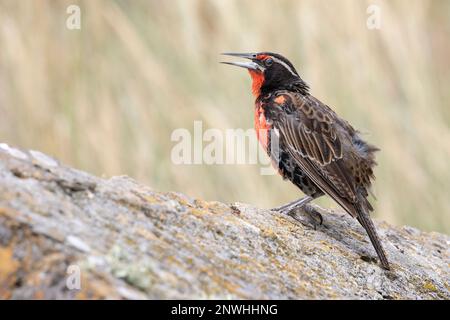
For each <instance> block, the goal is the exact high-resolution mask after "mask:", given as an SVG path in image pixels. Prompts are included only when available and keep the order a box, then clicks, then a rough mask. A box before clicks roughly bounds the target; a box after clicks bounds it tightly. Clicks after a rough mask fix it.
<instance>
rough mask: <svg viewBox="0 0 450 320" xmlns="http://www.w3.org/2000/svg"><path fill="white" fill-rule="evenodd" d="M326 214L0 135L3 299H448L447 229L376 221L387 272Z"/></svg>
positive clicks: (359, 236)
mask: <svg viewBox="0 0 450 320" xmlns="http://www.w3.org/2000/svg"><path fill="white" fill-rule="evenodd" d="M323 216H324V225H322V226H319V227H317V229H316V230H315V229H314V228H312V227H309V226H308V225H307V224H306V225H305V224H302V223H299V222H298V221H296V220H294V219H292V218H291V217H287V216H282V215H280V214H279V213H276V212H271V211H268V210H262V209H258V208H255V207H253V206H250V205H246V204H234V205H227V204H223V203H219V202H205V201H202V200H199V199H192V198H190V197H188V196H185V195H182V194H179V193H161V192H156V191H153V190H150V189H149V188H148V187H145V186H143V185H140V184H138V183H136V182H135V181H134V180H132V179H130V178H128V177H113V178H111V179H101V178H97V177H94V176H91V175H89V174H86V173H84V172H81V171H78V170H74V169H71V168H68V167H66V166H63V165H61V164H60V163H58V162H57V161H55V160H53V159H51V158H49V157H47V156H46V155H43V154H42V153H39V152H35V151H21V150H18V149H14V148H11V147H9V146H8V145H6V144H0V298H2V299H5V298H13V299H14V298H61V299H72V298H129V299H139V298H144V299H145V298H150V299H154V298H160V299H161V298H162V299H171V298H182V299H184V298H194V299H195V298H200V299H210V298H225V299H228V298H244V299H305V298H306V299H309V298H313V299H322V298H326V299H342V298H350V299H353V298H356V299H365V298H368V299H383V298H386V299H449V298H450V293H449V290H450V286H449V277H450V272H449V262H450V259H449V243H450V238H449V237H448V236H447V235H443V234H438V233H433V232H432V233H425V232H421V231H419V230H417V229H415V228H411V227H394V226H390V225H388V224H386V223H380V222H376V224H377V226H378V229H379V232H380V234H381V237H382V240H383V243H384V245H385V248H386V250H387V253H388V256H389V258H390V261H391V263H392V267H393V270H392V271H385V270H383V269H381V268H380V267H379V265H378V263H377V260H376V259H375V257H376V255H375V252H374V250H373V249H372V246H371V244H370V243H369V241H368V239H367V237H366V235H365V233H364V231H363V229H362V228H361V227H360V226H359V225H358V224H357V222H356V221H355V220H353V219H352V218H351V217H349V216H348V215H346V214H344V213H342V212H325V211H323ZM304 218H305V219H306V217H304ZM305 221H306V220H305ZM78 275H79V276H80V277H78ZM78 280H79V281H78ZM78 285H79V287H78Z"/></svg>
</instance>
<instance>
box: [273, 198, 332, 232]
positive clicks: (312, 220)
mask: <svg viewBox="0 0 450 320" xmlns="http://www.w3.org/2000/svg"><path fill="white" fill-rule="evenodd" d="M272 211H278V212H280V213H281V214H285V215H288V216H290V217H292V218H293V219H295V220H296V221H298V222H300V223H301V224H303V225H304V226H306V227H309V228H312V229H314V230H317V227H319V226H321V225H322V224H323V217H322V215H321V214H320V212H319V211H318V210H317V209H316V208H314V207H313V206H311V205H310V204H304V205H303V206H301V207H297V206H284V207H278V208H273V209H272ZM299 211H300V212H302V213H306V215H307V216H308V218H309V219H305V214H299Z"/></svg>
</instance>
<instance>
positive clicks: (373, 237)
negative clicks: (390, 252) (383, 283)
mask: <svg viewBox="0 0 450 320" xmlns="http://www.w3.org/2000/svg"><path fill="white" fill-rule="evenodd" d="M356 210H357V211H358V216H357V219H358V221H359V223H361V225H362V226H363V227H364V229H366V232H367V234H368V235H369V238H370V242H372V245H373V247H374V248H375V251H376V252H377V255H378V257H379V258H380V261H381V265H382V266H383V268H384V269H386V270H390V266H389V261H388V259H387V257H386V253H385V252H384V249H383V246H382V245H381V241H380V238H379V237H378V233H377V230H376V229H375V225H374V224H373V221H372V219H371V218H370V216H369V213H368V211H367V210H366V209H365V208H364V207H363V206H362V205H357V206H356Z"/></svg>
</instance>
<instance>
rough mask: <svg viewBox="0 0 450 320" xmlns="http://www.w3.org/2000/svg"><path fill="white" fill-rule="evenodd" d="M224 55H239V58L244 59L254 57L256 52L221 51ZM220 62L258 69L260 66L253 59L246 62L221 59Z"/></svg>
mask: <svg viewBox="0 0 450 320" xmlns="http://www.w3.org/2000/svg"><path fill="white" fill-rule="evenodd" d="M222 54H223V55H225V56H232V57H239V58H245V59H250V60H253V59H256V54H254V53H222ZM221 63H224V64H229V65H232V66H237V67H241V68H246V69H249V70H260V71H261V68H260V66H259V65H258V64H257V63H256V62H253V61H248V62H226V61H221Z"/></svg>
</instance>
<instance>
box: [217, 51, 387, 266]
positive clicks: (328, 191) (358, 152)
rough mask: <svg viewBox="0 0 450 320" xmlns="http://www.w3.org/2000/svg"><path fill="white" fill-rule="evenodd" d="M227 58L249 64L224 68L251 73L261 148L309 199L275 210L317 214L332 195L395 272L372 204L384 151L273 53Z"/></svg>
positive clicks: (281, 58)
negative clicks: (378, 157) (317, 203)
mask: <svg viewBox="0 0 450 320" xmlns="http://www.w3.org/2000/svg"><path fill="white" fill-rule="evenodd" d="M223 55H226V56H232V57H238V58H243V59H246V60H244V61H232V62H230V61H222V63H224V64H228V65H233V66H237V67H242V68H245V69H247V70H248V72H249V74H250V77H251V79H252V93H253V95H254V97H255V105H254V126H255V131H256V135H257V138H258V140H259V143H260V144H261V146H262V147H263V148H264V149H265V151H266V152H267V154H268V156H269V157H270V158H271V160H272V163H273V164H274V166H275V168H276V169H277V171H278V172H279V173H280V175H281V176H282V177H283V179H287V180H289V181H291V182H292V183H293V184H294V185H295V186H297V187H298V188H299V189H300V190H301V191H302V192H303V193H304V194H305V196H303V197H301V198H299V199H297V200H295V201H292V202H290V203H288V204H286V205H283V206H280V207H277V208H274V210H276V211H279V212H282V213H286V214H290V215H291V214H292V212H295V211H296V210H299V209H301V210H304V211H306V212H308V213H310V214H313V213H314V212H315V210H314V209H313V207H312V206H310V202H311V201H313V200H314V199H317V198H319V197H322V196H324V195H328V196H329V197H331V198H332V199H333V200H334V201H335V202H336V203H337V204H338V205H340V206H341V207H342V208H343V209H344V210H345V211H346V212H347V213H348V214H350V215H351V216H352V217H354V218H356V219H357V221H358V222H359V223H360V224H361V225H362V227H363V228H364V229H365V230H366V232H367V234H368V236H369V239H370V241H371V243H372V245H373V247H374V249H375V251H376V253H377V255H378V258H379V260H380V262H381V266H382V268H384V269H386V270H390V264H389V261H388V258H387V256H386V253H385V251H384V248H383V246H382V244H381V241H380V237H379V236H378V234H377V230H376V228H375V225H374V223H373V221H372V219H371V217H370V212H371V211H373V207H372V205H371V204H370V202H369V200H368V195H369V193H371V185H372V182H373V180H374V179H375V176H374V172H373V169H374V167H375V166H376V161H375V153H376V152H377V151H379V148H377V147H376V146H374V145H372V144H369V143H367V142H366V141H364V140H363V138H362V137H361V134H360V132H359V131H358V130H356V129H354V128H353V127H352V125H350V124H349V122H347V121H346V120H344V119H343V118H341V117H340V116H339V115H338V114H337V113H336V112H335V111H333V110H332V109H331V108H330V107H329V106H328V105H326V104H324V103H322V102H321V101H320V100H319V99H317V98H315V97H314V96H313V95H312V94H311V93H310V87H309V85H308V84H307V83H306V82H305V81H304V80H303V79H302V78H301V77H300V75H299V73H298V72H297V70H296V69H295V67H294V65H293V64H292V63H291V62H290V61H289V60H288V59H287V58H285V57H284V56H282V55H280V54H277V53H272V52H257V53H223ZM316 214H317V212H316ZM319 216H320V214H319ZM319 218H320V220H321V223H322V221H323V220H322V217H321V216H320V217H319Z"/></svg>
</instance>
